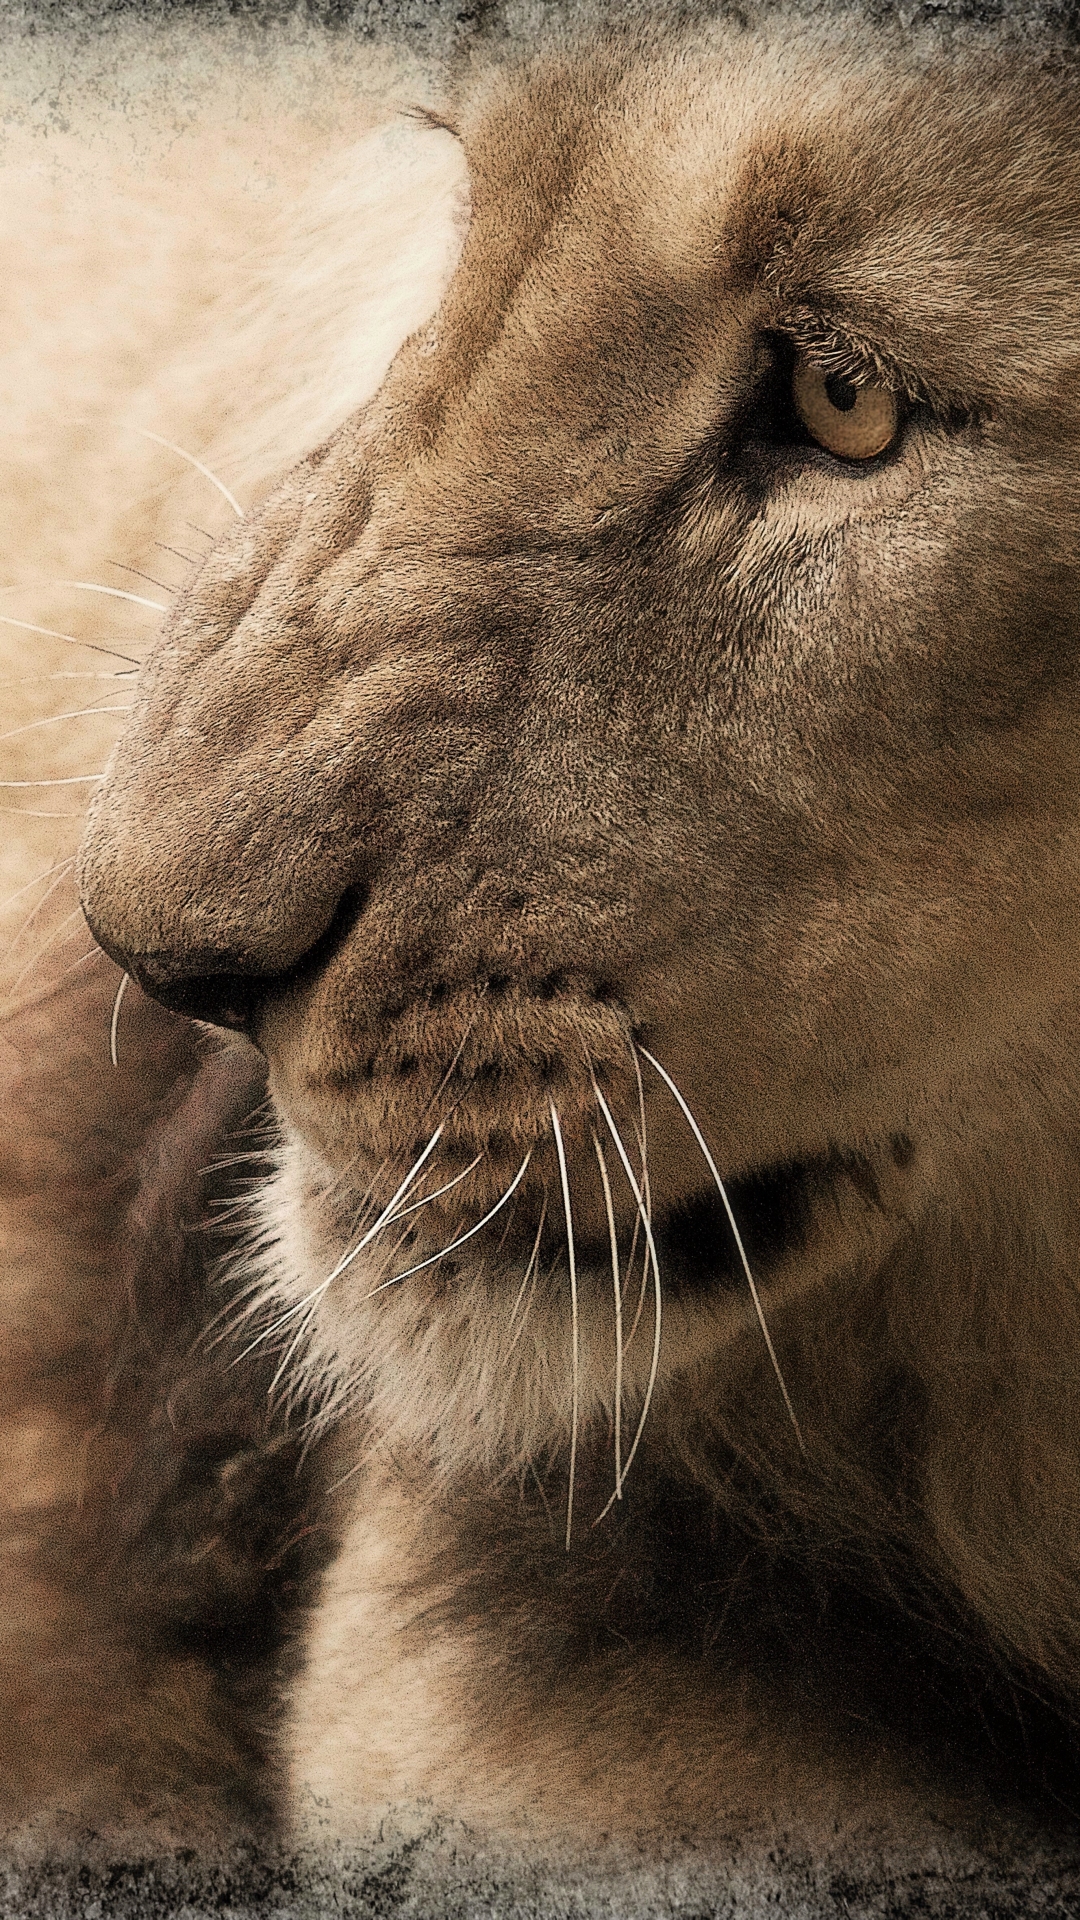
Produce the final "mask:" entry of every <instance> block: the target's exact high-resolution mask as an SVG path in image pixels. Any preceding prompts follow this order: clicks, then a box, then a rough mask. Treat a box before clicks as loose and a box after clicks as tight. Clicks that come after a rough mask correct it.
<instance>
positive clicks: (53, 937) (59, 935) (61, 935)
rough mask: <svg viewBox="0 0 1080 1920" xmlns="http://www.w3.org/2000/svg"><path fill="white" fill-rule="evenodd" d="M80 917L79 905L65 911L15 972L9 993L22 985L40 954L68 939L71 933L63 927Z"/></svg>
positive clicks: (97, 949) (93, 951) (14, 991)
mask: <svg viewBox="0 0 1080 1920" xmlns="http://www.w3.org/2000/svg"><path fill="white" fill-rule="evenodd" d="M81 919H82V908H81V907H73V908H72V910H71V912H70V913H66V914H65V915H64V918H63V919H62V920H61V922H60V924H59V926H56V927H54V928H53V930H52V932H51V933H50V935H49V937H48V939H47V940H43V941H42V943H41V945H40V947H39V948H38V950H37V952H36V953H34V954H31V956H30V959H29V960H28V961H27V963H26V965H25V967H23V969H22V971H21V972H20V973H17V974H16V976H15V978H14V980H13V981H12V983H11V985H10V987H9V988H8V992H9V993H16V992H17V991H18V989H19V988H20V987H21V986H22V983H23V981H24V980H25V979H26V976H27V974H28V973H32V972H33V970H34V968H35V967H36V966H37V963H38V961H39V960H40V959H41V957H42V954H45V953H48V951H49V948H50V947H52V946H55V945H56V942H57V941H58V940H60V941H61V944H63V940H70V939H71V938H72V935H71V934H70V933H65V932H64V929H65V927H70V926H71V922H72V921H73V920H81ZM90 951H91V952H92V953H100V951H101V949H100V947H97V946H95V947H92V948H91V950H90ZM87 957H88V956H87V955H86V954H84V955H83V959H86V958H87Z"/></svg>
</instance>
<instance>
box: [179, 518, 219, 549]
mask: <svg viewBox="0 0 1080 1920" xmlns="http://www.w3.org/2000/svg"><path fill="white" fill-rule="evenodd" d="M184 525H185V527H190V528H191V531H192V533H201V534H202V537H203V539H204V540H209V542H210V545H211V546H213V544H214V542H215V540H216V539H217V537H218V536H217V534H216V533H207V531H206V528H205V527H197V526H196V525H195V522H194V520H185V521H184Z"/></svg>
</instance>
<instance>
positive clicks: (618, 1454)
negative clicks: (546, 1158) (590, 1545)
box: [592, 1127, 623, 1500]
mask: <svg viewBox="0 0 1080 1920" xmlns="http://www.w3.org/2000/svg"><path fill="white" fill-rule="evenodd" d="M592 1143H593V1146H594V1148H595V1149H596V1158H597V1160H598V1161H599V1164H600V1184H601V1186H602V1187H603V1189H604V1209H605V1212H606V1213H607V1223H608V1241H609V1243H610V1247H611V1284H612V1286H613V1288H614V1290H615V1498H616V1499H617V1500H621V1499H622V1379H623V1325H622V1308H623V1300H622V1281H621V1279H620V1276H619V1236H618V1234H617V1233H616V1231H615V1209H614V1207H613V1205H612V1201H611V1181H610V1180H609V1179H608V1170H607V1161H606V1160H605V1159H604V1149H603V1147H602V1146H601V1145H600V1141H599V1139H598V1138H597V1134H596V1129H595V1127H594V1128H593V1137H592Z"/></svg>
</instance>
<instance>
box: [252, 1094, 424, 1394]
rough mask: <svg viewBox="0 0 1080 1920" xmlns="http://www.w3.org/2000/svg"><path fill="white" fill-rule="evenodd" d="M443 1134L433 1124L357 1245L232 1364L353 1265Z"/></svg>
mask: <svg viewBox="0 0 1080 1920" xmlns="http://www.w3.org/2000/svg"><path fill="white" fill-rule="evenodd" d="M442 1133H443V1130H442V1126H441V1125H440V1126H438V1127H436V1129H435V1131H434V1133H433V1134H432V1136H431V1139H430V1140H429V1141H428V1143H427V1146H426V1147H425V1148H424V1151H423V1153H422V1154H421V1155H420V1156H419V1158H418V1159H417V1160H414V1162H413V1164H412V1166H411V1167H410V1168H409V1171H408V1173H407V1174H406V1175H405V1178H404V1180H403V1181H402V1182H401V1185H400V1186H399V1187H398V1190H397V1192H396V1193H395V1194H394V1196H393V1198H392V1199H391V1200H389V1201H388V1202H387V1204H386V1206H385V1207H384V1208H383V1210H382V1212H381V1213H380V1214H379V1217H378V1219H377V1220H375V1221H374V1222H373V1223H372V1225H371V1226H370V1227H369V1228H368V1230H367V1232H366V1233H365V1234H363V1235H362V1237H361V1238H360V1239H359V1240H358V1241H357V1243H356V1245H355V1246H354V1247H350V1249H349V1251H348V1253H345V1254H342V1257H341V1259H340V1260H339V1261H338V1263H337V1266H336V1267H335V1268H334V1269H333V1271H332V1272H331V1273H328V1274H327V1276H326V1279H325V1280H321V1281H320V1282H319V1285H318V1286H317V1287H313V1288H312V1290H311V1292H310V1293H309V1294H307V1295H306V1296H305V1298H304V1299H303V1300H298V1301H297V1303H296V1305H295V1306H293V1307H289V1308H288V1309H287V1310H286V1311H285V1312H284V1313H283V1314H280V1315H279V1317H278V1318H277V1319H276V1320H274V1321H272V1322H271V1324H270V1325H269V1326H268V1327H264V1328H263V1330H262V1332H261V1333H260V1334H258V1335H257V1337H256V1338H255V1339H254V1340H253V1341H252V1342H251V1345H250V1346H248V1347H245V1348H244V1351H243V1353H238V1354H237V1356H236V1359H235V1360H234V1361H233V1363H232V1364H233V1366H236V1365H238V1364H239V1362H240V1361H241V1360H243V1359H245V1358H246V1356H247V1355H248V1354H249V1353H251V1352H252V1350H253V1348H255V1347H257V1346H258V1345H259V1344H260V1342H261V1341H263V1340H269V1339H270V1337H271V1335H272V1334H275V1333H277V1332H278V1331H279V1330H280V1329H281V1328H282V1327H284V1326H286V1325H287V1324H288V1322H289V1321H290V1320H294V1319H295V1318H296V1316H297V1314H299V1313H303V1311H304V1308H305V1307H307V1306H310V1304H311V1303H312V1301H314V1300H317V1299H318V1298H319V1296H320V1294H323V1293H325V1292H326V1289H327V1287H328V1286H330V1284H331V1282H332V1281H334V1280H336V1279H337V1278H338V1277H339V1275H340V1274H343V1273H344V1272H345V1269H346V1267H348V1266H350V1265H351V1264H352V1262H353V1261H354V1260H355V1259H356V1257H357V1255H358V1254H360V1253H363V1251H364V1248H365V1247H368V1246H370V1245H371V1242H372V1241H373V1240H374V1238H375V1236H376V1234H377V1233H379V1232H380V1231H381V1229H382V1228H383V1227H384V1226H385V1225H386V1223H387V1221H388V1220H389V1219H390V1218H391V1216H392V1215H393V1211H394V1208H395V1207H396V1206H397V1203H398V1201H399V1200H401V1199H402V1198H403V1197H404V1195H405V1194H406V1193H407V1192H408V1190H409V1188H410V1187H411V1186H412V1185H413V1184H414V1182H415V1181H416V1180H417V1178H418V1177H419V1174H420V1169H421V1168H422V1167H423V1166H424V1164H425V1162H426V1161H427V1160H428V1158H429V1156H430V1155H431V1154H432V1153H434V1151H435V1148H436V1147H437V1146H438V1144H439V1141H440V1140H441V1139H442Z"/></svg>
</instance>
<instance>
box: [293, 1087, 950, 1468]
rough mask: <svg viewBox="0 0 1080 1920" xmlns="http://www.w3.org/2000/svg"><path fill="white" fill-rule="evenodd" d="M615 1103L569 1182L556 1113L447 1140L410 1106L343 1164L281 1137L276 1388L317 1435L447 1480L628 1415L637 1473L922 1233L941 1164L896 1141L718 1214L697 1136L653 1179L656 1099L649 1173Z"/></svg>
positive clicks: (565, 1137)
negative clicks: (717, 1396) (381, 1448)
mask: <svg viewBox="0 0 1080 1920" xmlns="http://www.w3.org/2000/svg"><path fill="white" fill-rule="evenodd" d="M563 1091H564V1094H565V1092H566V1089H565V1088H564V1090H563ZM579 1091H580V1090H579ZM609 1095H610V1098H609V1099H607V1100H604V1097H603V1094H602V1092H600V1091H599V1090H597V1091H594V1090H593V1089H592V1088H591V1087H590V1088H589V1089H588V1096H589V1097H588V1100H587V1101H586V1099H585V1096H584V1093H583V1092H581V1093H580V1098H579V1102H578V1103H577V1105H576V1106H575V1104H574V1103H571V1102H570V1101H568V1100H565V1101H564V1108H563V1117H562V1120H561V1121H560V1124H559V1143H560V1144H561V1147H562V1158H563V1160H564V1163H565V1173H566V1179H565V1184H564V1181H563V1168H562V1166H561V1165H560V1154H559V1145H558V1144H557V1142H556V1137H555V1132H554V1129H553V1126H552V1121H551V1105H552V1104H554V1102H553V1101H549V1103H548V1105H547V1109H546V1111H544V1110H543V1109H542V1108H541V1107H540V1105H539V1103H533V1104H531V1105H529V1106H523V1107H519V1108H517V1109H515V1111H514V1112H513V1114H512V1115H508V1114H504V1115H503V1118H502V1125H501V1126H500V1127H499V1128H498V1129H496V1130H495V1131H494V1132H492V1133H488V1134H487V1135H486V1136H483V1137H478V1135H477V1134H476V1133H473V1134H472V1135H471V1136H470V1135H469V1134H468V1133H467V1132H465V1131H464V1130H462V1128H461V1127H459V1131H458V1133H457V1135H456V1136H454V1135H450V1134H448V1135H447V1136H445V1144H444V1137H437V1135H438V1122H437V1119H435V1122H434V1124H432V1123H431V1121H432V1118H433V1116H429V1120H428V1123H427V1124H426V1125H425V1126H424V1127H422V1128H421V1127H418V1126H417V1125H416V1124H415V1115H414V1124H413V1127H412V1129H411V1135H412V1138H411V1142H410V1149H409V1150H407V1151H405V1152H398V1153H396V1154H395V1153H394V1152H392V1151H391V1152H390V1153H389V1154H387V1153H386V1152H385V1151H384V1150H380V1151H378V1152H377V1151H376V1149H375V1147H374V1144H372V1145H370V1146H368V1147H367V1148H366V1149H365V1150H362V1151H361V1152H360V1153H354V1154H353V1156H352V1158H351V1161H350V1162H349V1163H348V1164H347V1165H342V1163H341V1161H340V1160H338V1161H337V1162H336V1164H335V1162H333V1161H330V1162H328V1160H327V1158H326V1157H325V1156H324V1154H323V1153H322V1152H321V1151H320V1150H319V1148H318V1147H317V1146H313V1143H312V1140H311V1138H310V1133H309V1130H308V1129H301V1128H297V1127H296V1126H295V1125H289V1124H288V1122H287V1123H286V1136H285V1144H284V1147H283V1151H282V1154H281V1158H280V1162H279V1169H278V1172H277V1176H276V1178H275V1180H274V1181H273V1182H272V1184H271V1187H270V1189H269V1191H268V1193H267V1195H266V1196H265V1198H264V1200H263V1203H262V1204H263V1223H262V1224H263V1228H264V1230H265V1231H267V1232H268V1233H269V1236H270V1237H271V1239H272V1241H273V1253H272V1257H271V1261H270V1268H269V1277H268V1308H269V1317H270V1319H271V1320H278V1319H281V1318H282V1316H287V1318H285V1319H284V1323H283V1326H282V1335H283V1338H282V1339H281V1345H282V1353H283V1358H284V1357H285V1354H286V1352H287V1353H288V1359H287V1362H286V1368H285V1374H284V1375H283V1378H286V1379H287V1382H288V1390H289V1392H290V1394H296V1395H298V1396H299V1397H300V1398H305V1397H306V1398H307V1399H308V1401H309V1402H310V1403H311V1405H312V1408H313V1413H314V1417H315V1418H316V1420H320V1419H337V1418H340V1417H341V1415H342V1414H343V1413H346V1414H347V1413H352V1414H358V1415H360V1416H361V1418H362V1421H363V1424H364V1426H365V1429H366V1430H367V1431H368V1432H369V1434H370V1437H371V1439H372V1440H373V1441H377V1440H380V1439H381V1440H383V1441H386V1442H388V1443H389V1444H392V1445H395V1446H399V1447H404V1448H406V1449H407V1450H408V1451H409V1452H411V1453H415V1454H416V1455H417V1456H418V1457H419V1458H420V1459H422V1460H423V1461H424V1462H425V1463H426V1465H427V1467H428V1468H429V1469H431V1470H434V1471H436V1472H438V1473H439V1474H440V1475H445V1476H446V1477H448V1478H452V1477H454V1476H456V1475H459V1474H461V1473H470V1472H473V1473H477V1472H478V1473H480V1474H482V1475H483V1476H485V1477H491V1476H494V1477H496V1478H498V1477H500V1476H501V1475H503V1474H504V1473H508V1472H513V1471H517V1470H519V1469H520V1468H522V1467H523V1466H524V1465H525V1464H526V1463H528V1462H530V1461H531V1462H536V1461H538V1460H539V1461H543V1462H546V1463H548V1464H549V1465H557V1464H558V1462H559V1461H560V1460H561V1461H563V1462H564V1463H565V1461H566V1460H567V1459H568V1455H569V1448H570V1444H571V1439H572V1436H573V1435H574V1434H575V1432H576V1434H577V1437H578V1444H579V1445H581V1446H588V1445H590V1444H591V1445H593V1446H595V1447H599V1448H600V1450H601V1451H602V1450H603V1448H604V1447H606V1446H611V1445H612V1444H613V1435H614V1431H615V1427H616V1423H618V1425H619V1427H620V1429H621V1432H622V1458H623V1460H624V1462H625V1458H626V1453H627V1451H628V1449H629V1447H630V1446H631V1444H632V1441H633V1437H634V1434H635V1433H636V1430H637V1426H638V1423H639V1422H640V1421H641V1420H642V1418H643V1415H645V1414H646V1413H647V1412H649V1416H650V1418H653V1419H655V1417H656V1415H657V1413H658V1411H659V1409H660V1408H661V1406H662V1404H663V1402H664V1401H665V1399H667V1398H669V1397H670V1396H672V1395H674V1396H676V1399H677V1397H678V1395H679V1394H680V1391H681V1390H685V1385H686V1383H687V1381H688V1379H689V1378H690V1376H691V1375H692V1374H693V1373H694V1372H695V1371H696V1370H697V1369H699V1368H700V1367H701V1366H702V1365H703V1364H704V1365H706V1366H707V1365H708V1364H709V1363H710V1362H713V1361H719V1362H720V1363H721V1364H722V1366H723V1368H724V1370H725V1372H726V1373H727V1374H728V1375H729V1377H730V1378H731V1379H732V1381H733V1383H734V1386H735V1391H736V1393H737V1390H738V1387H737V1383H738V1379H739V1376H740V1373H741V1372H745V1373H746V1374H747V1375H748V1377H755V1378H756V1377H757V1374H758V1367H759V1364H760V1360H761V1354H762V1350H763V1347H764V1343H765V1332H764V1328H763V1326H762V1324H761V1322H762V1320H764V1322H765V1325H766V1326H767V1327H768V1330H769V1334H770V1337H771V1338H772V1339H773V1340H774V1341H775V1344H776V1346H777V1349H778V1351H779V1353H780V1355H781V1364H782V1353H783V1346H784V1332H785V1326H786V1324H787V1322H788V1319H789V1317H790V1315H791V1313H792V1311H793V1310H800V1309H802V1307H803V1304H804V1303H805V1302H806V1300H807V1298H808V1297H811V1296H813V1295H814V1294H815V1293H818V1292H821V1291H823V1290H828V1291H829V1292H830V1293H832V1294H834V1293H835V1292H836V1290H837V1289H838V1288H839V1289H845V1290H846V1289H847V1288H848V1287H850V1286H851V1285H852V1284H853V1283H855V1282H856V1281H858V1280H859V1279H861V1278H864V1277H865V1276H866V1275H867V1274H868V1273H871V1272H873V1271H875V1270H876V1269H877V1268H878V1267H879V1266H880V1265H881V1264H882V1262H884V1261H885V1260H886V1259H887V1258H888V1256H889V1254H890V1253H891V1252H893V1251H894V1250H895V1249H896V1247H897V1246H898V1245H899V1244H900V1243H901V1242H902V1241H903V1240H904V1239H905V1237H907V1236H908V1234H909V1233H910V1230H911V1221H912V1216H913V1214H914V1212H915V1211H916V1210H917V1207H918V1200H919V1194H920V1191H921V1188H922V1186H923V1184H924V1179H925V1169H924V1167H923V1166H922V1164H921V1162H920V1157H919V1155H918V1154H917V1152H916V1151H915V1150H914V1149H913V1148H912V1146H911V1143H910V1142H909V1141H908V1140H907V1139H906V1137H904V1136H902V1135H900V1134H893V1135H891V1136H887V1137H885V1138H884V1139H882V1140H880V1141H876V1142H869V1143H865V1142H864V1143H862V1145H861V1146H860V1148H859V1149H858V1150H857V1151H856V1150H854V1149H852V1150H846V1151H839V1150H837V1151H834V1152H831V1153H826V1154H818V1155H815V1156H807V1157H804V1158H801V1159H800V1158H799V1157H797V1156H794V1155H793V1156H792V1157H790V1158H789V1159H787V1160H785V1161H783V1162H777V1163H774V1164H770V1165H765V1166H761V1167H759V1168H756V1169H754V1170H752V1171H751V1172H749V1173H743V1174H739V1175H737V1176H735V1177H733V1178H731V1179H730V1180H725V1181H724V1183H723V1185H724V1194H726V1202H725V1198H724V1194H722V1193H721V1191H720V1190H719V1188H718V1186H717V1184H716V1182H715V1181H714V1180H713V1178H712V1175H711V1172H710V1169H709V1167H708V1165H707V1163H706V1161H705V1159H704V1157H703V1156H702V1154H701V1152H700V1150H699V1149H698V1148H697V1147H696V1146H695V1143H694V1141H693V1139H692V1137H691V1136H690V1135H689V1134H688V1133H687V1134H686V1137H685V1140H684V1151H683V1155H682V1169H683V1171H682V1179H681V1181H680V1183H679V1184H678V1185H677V1186H676V1185H673V1184H672V1183H670V1182H669V1181H667V1180H666V1179H665V1178H664V1177H661V1178H660V1179H659V1181H653V1180H651V1179H650V1178H649V1173H648V1169H649V1165H650V1153H649V1147H648V1141H649V1136H650V1129H652V1130H653V1131H655V1132H658V1131H659V1127H658V1126H657V1125H654V1123H655V1121H656V1113H655V1111H654V1100H655V1096H654V1095H653V1094H652V1093H650V1094H649V1095H647V1096H646V1099H645V1103H644V1108H645V1111H644V1119H645V1136H646V1152H645V1155H644V1164H645V1173H644V1176H643V1169H642V1154H641V1131H642V1128H641V1117H642V1109H641V1107H640V1106H639V1104H638V1099H637V1089H636V1086H633V1087H632V1086H628V1085H627V1084H626V1083H625V1080H624V1083H623V1084H622V1085H620V1086H618V1087H615V1088H609ZM631 1096H632V1097H631ZM279 1099H280V1096H279ZM600 1101H603V1105H606V1106H607V1110H608V1115H610V1120H611V1123H612V1124H611V1125H609V1124H608V1122H607V1118H606V1116H605V1114H604V1111H603V1106H602V1105H600V1104H599V1103H600ZM280 1104H281V1105H282V1106H283V1107H284V1109H285V1111H286V1112H287V1111H288V1108H287V1103H285V1102H281V1103H280ZM555 1113H556V1116H558V1115H559V1107H558V1105H557V1104H556V1105H555ZM311 1131H314V1129H312V1130H311ZM321 1131H322V1130H321V1129H320V1132H321ZM406 1131H409V1129H406ZM616 1134H617V1135H618V1141H616V1139H615V1135H616ZM424 1136H426V1137H424ZM433 1140H434V1142H435V1144H434V1146H432V1144H431V1143H432V1141H433ZM598 1146H599V1149H600V1150H599V1152H598V1151H597V1147H598ZM620 1146H621V1147H622V1151H623V1152H625V1153H626V1160H625V1162H624V1161H623V1159H622V1153H621V1152H620ZM381 1148H382V1143H380V1149H381ZM417 1149H418V1150H417ZM669 1160H670V1156H669V1155H666V1156H664V1161H665V1164H666V1163H667V1162H669ZM420 1162H422V1164H418V1163H420ZM728 1204H729V1205H730V1210H731V1211H730V1215H729V1213H728ZM568 1210H569V1231H568V1222H567V1212H568ZM646 1217H647V1218H648V1231H646V1226H645V1219H646ZM732 1217H733V1219H734V1226H735V1228H737V1230H738V1237H736V1233H735V1231H733V1225H732ZM571 1244H572V1248H573V1271H571V1256H570V1247H571ZM654 1256H655V1257H654ZM755 1295H756V1299H755ZM658 1310H659V1326H658ZM650 1410H651V1411H650ZM781 1417H783V1409H782V1408H781ZM642 1444H643V1445H644V1446H645V1447H646V1449H647V1447H648V1440H647V1433H645V1432H643V1439H642Z"/></svg>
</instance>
